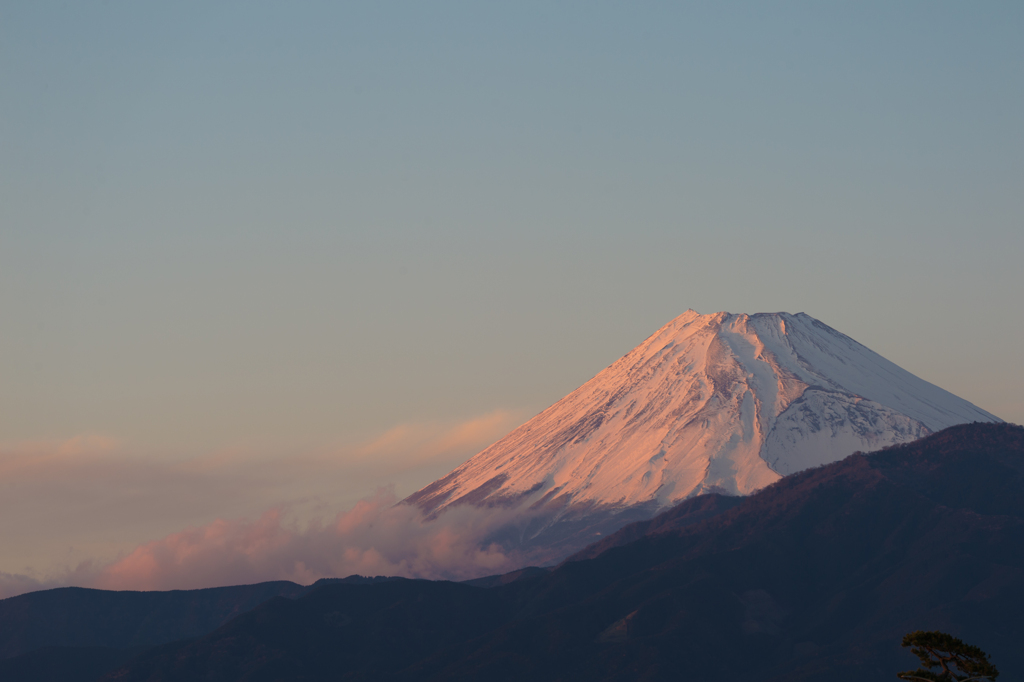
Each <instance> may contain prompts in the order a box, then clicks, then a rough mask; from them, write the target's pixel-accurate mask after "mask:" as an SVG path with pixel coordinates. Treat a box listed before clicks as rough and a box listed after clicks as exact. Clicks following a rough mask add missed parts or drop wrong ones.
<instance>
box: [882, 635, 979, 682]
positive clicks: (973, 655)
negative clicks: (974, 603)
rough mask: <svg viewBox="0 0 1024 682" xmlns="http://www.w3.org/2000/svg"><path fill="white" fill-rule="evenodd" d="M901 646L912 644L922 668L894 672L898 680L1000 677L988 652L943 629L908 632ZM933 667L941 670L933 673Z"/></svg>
mask: <svg viewBox="0 0 1024 682" xmlns="http://www.w3.org/2000/svg"><path fill="white" fill-rule="evenodd" d="M903 646H904V647H908V646H909V647H911V649H910V651H911V653H913V654H914V655H915V656H917V657H918V658H919V659H921V665H923V666H924V667H923V668H918V669H917V670H910V671H905V672H901V673H896V677H898V678H900V679H901V680H925V681H926V682H973V681H974V680H995V679H996V678H997V677H999V671H998V670H997V669H996V667H995V666H994V665H992V663H990V662H989V660H988V654H986V653H985V652H984V651H982V650H981V649H979V648H978V647H976V646H973V645H971V644H964V643H963V642H961V641H960V640H959V639H957V638H956V637H954V636H953V635H947V634H946V633H945V632H939V631H937V630H936V631H933V632H925V631H923V630H918V631H917V632H911V633H910V634H908V635H904V636H903ZM933 668H941V672H932V669H933Z"/></svg>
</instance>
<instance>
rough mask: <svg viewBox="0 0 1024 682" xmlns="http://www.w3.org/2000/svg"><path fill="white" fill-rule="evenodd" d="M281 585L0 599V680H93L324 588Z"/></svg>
mask: <svg viewBox="0 0 1024 682" xmlns="http://www.w3.org/2000/svg"><path fill="white" fill-rule="evenodd" d="M381 580H387V579H386V578H364V577H361V576H350V577H349V578H344V579H340V580H337V579H331V580H322V581H319V582H318V583H316V584H315V585H311V586H308V587H306V586H303V585H297V584H296V583H292V582H287V581H275V582H266V583H259V584H256V585H237V586H232V587H214V588H208V589H202V590H171V591H166V592H132V591H123V592H118V591H110V590H92V589H86V588H81V587H62V588H57V589H53V590H41V591H39V592H30V593H28V594H22V595H19V596H17V597H10V598H8V599H3V600H0V681H4V682H7V681H9V680H15V679H25V680H36V681H41V680H51V679H52V680H55V681H62V682H70V681H71V680H93V679H96V678H97V677H99V676H100V675H101V674H102V673H104V672H106V671H107V670H109V669H111V668H112V667H114V666H115V665H118V664H120V663H123V662H124V661H126V660H127V659H129V658H131V657H132V656H134V655H136V654H138V653H139V652H141V651H144V650H146V649H148V648H149V647H152V646H154V645H157V644H164V643H167V642H172V641H174V640H179V639H187V638H190V637H197V636H199V635H203V634H206V633H208V632H210V631H212V630H214V629H216V628H217V627H219V626H221V625H223V624H224V623H226V622H228V621H229V620H231V619H232V618H234V617H236V616H238V615H241V614H243V613H245V612H246V611H249V610H251V609H253V608H255V607H257V606H259V605H260V604H263V603H264V602H266V601H267V600H269V599H273V598H274V597H288V598H296V597H300V596H302V595H304V594H306V593H307V592H309V591H310V590H311V589H314V588H315V587H319V586H322V585H325V584H329V583H349V584H352V583H360V584H367V583H372V582H377V581H381Z"/></svg>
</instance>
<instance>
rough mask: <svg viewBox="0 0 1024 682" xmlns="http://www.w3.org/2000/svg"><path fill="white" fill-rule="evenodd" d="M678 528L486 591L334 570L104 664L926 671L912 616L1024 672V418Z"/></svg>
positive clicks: (440, 672)
mask: <svg viewBox="0 0 1024 682" xmlns="http://www.w3.org/2000/svg"><path fill="white" fill-rule="evenodd" d="M687 504H689V503H687ZM712 506H714V505H712ZM690 511H691V512H692V511H693V509H690ZM683 516H684V517H685V514H684V515H683ZM672 526H673V520H672V517H671V516H666V517H663V518H662V517H659V519H656V520H655V523H652V524H650V525H649V526H648V527H647V529H646V531H649V532H648V533H647V534H644V535H642V536H641V537H639V539H637V540H635V541H633V542H630V543H627V544H625V545H620V546H614V547H611V548H610V549H608V550H606V551H604V552H602V553H599V554H598V555H597V556H596V557H594V558H590V559H585V560H580V561H569V562H566V563H564V564H563V565H561V566H560V567H558V568H556V569H555V570H554V571H552V572H550V573H545V574H541V575H539V576H538V577H535V578H527V579H522V580H516V581H512V582H509V583H507V584H505V585H502V586H500V587H493V588H490V589H482V588H474V587H471V586H468V585H460V584H453V583H435V582H428V581H396V582H394V583H385V584H381V585H326V586H324V587H322V588H320V589H318V590H315V591H313V592H311V593H310V594H309V595H307V596H306V597H303V598H301V599H298V600H295V601H291V600H274V601H272V602H268V603H267V604H265V605H264V606H262V607H259V608H257V609H256V610H254V611H252V612H250V613H248V614H245V615H243V616H240V617H239V618H236V619H234V620H233V621H231V622H230V623H228V624H227V625H225V626H224V627H222V628H220V629H219V630H217V631H216V632H213V633H211V634H209V635H207V636H205V637H202V638H200V639H197V640H194V641H191V642H181V643H176V644H171V645H167V646H164V647H160V648H157V649H154V650H151V651H150V652H148V653H146V654H144V655H142V656H140V657H139V658H137V659H136V660H134V661H133V662H131V663H129V664H128V665H126V666H124V667H123V668H121V669H120V670H119V671H117V672H116V673H114V674H112V675H111V676H110V678H109V679H110V680H114V679H116V680H121V681H122V682H135V681H142V680H164V681H166V682H173V681H174V680H190V679H197V678H199V677H204V676H207V677H208V676H210V675H213V674H215V675H216V677H217V679H223V680H240V679H246V680H253V681H255V680H271V679H289V680H296V681H297V680H310V681H312V680H328V679H330V680H370V679H373V680H479V679H495V680H513V679H538V680H676V679H680V676H681V675H684V673H685V675H684V676H685V678H686V679H694V680H718V681H722V682H728V681H731V680H737V681H739V680H751V679H756V680H765V681H772V680H776V681H782V680H787V681H792V682H797V681H807V682H812V681H813V682H817V681H821V682H825V681H826V680H828V681H829V682H836V681H839V682H842V681H845V680H850V681H851V682H852V681H853V680H863V679H885V678H889V677H892V676H893V675H894V673H895V671H897V670H901V669H906V668H908V667H912V666H913V665H914V659H913V657H912V656H910V655H909V654H908V653H907V652H906V651H905V650H902V649H901V648H900V646H899V642H900V638H901V636H902V635H903V634H904V633H906V632H908V631H911V630H917V629H926V630H927V629H941V630H945V631H949V632H952V633H953V634H954V635H956V636H958V637H961V638H963V639H964V640H965V641H968V642H971V643H974V644H977V645H979V646H981V647H982V648H983V649H985V650H986V651H988V652H989V653H990V654H991V655H992V658H993V660H994V662H995V663H996V664H997V665H998V666H999V668H1000V669H1001V671H1002V672H1003V676H1004V677H1006V678H1007V679H1016V678H1018V677H1020V676H1021V675H1022V674H1024V650H1022V649H1021V648H1020V647H1019V642H1020V639H1021V638H1022V637H1024V621H1022V620H1021V618H1020V617H1019V614H1020V613H1021V611H1022V609H1024V428H1021V427H1018V426H1011V425H994V424H973V425H963V426H958V427H954V428H951V429H947V430H945V431H943V432H941V433H939V434H935V435H933V436H930V437H928V438H925V439H923V440H921V441H918V442H915V443H913V444H910V445H904V446H898V447H894V448H891V449H888V450H884V451H882V452H878V453H874V454H871V455H855V456H852V457H849V458H847V459H845V460H843V461H841V462H838V463H834V464H831V465H828V466H825V467H821V468H817V469H813V470H811V471H807V472H803V473H799V474H796V475H794V476H791V477H787V478H785V479H783V480H781V481H779V482H778V483H776V484H775V485H772V486H770V487H768V488H767V489H765V490H763V491H760V492H758V493H756V494H754V495H752V496H750V497H747V498H744V499H742V500H741V501H739V503H738V504H737V505H736V506H735V507H733V508H731V509H728V510H724V511H720V513H717V514H716V515H714V516H712V517H710V518H707V519H706V520H704V521H698V522H695V523H686V525H684V526H682V527H675V528H673V527H672Z"/></svg>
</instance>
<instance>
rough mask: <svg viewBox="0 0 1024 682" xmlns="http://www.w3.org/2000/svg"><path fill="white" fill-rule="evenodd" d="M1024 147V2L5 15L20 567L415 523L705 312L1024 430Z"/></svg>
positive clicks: (0, 249)
mask: <svg viewBox="0 0 1024 682" xmlns="http://www.w3.org/2000/svg"><path fill="white" fill-rule="evenodd" d="M1022 121H1024V4H1021V3H1020V2H986V3H963V2H903V3H891V2H874V3H872V2H849V3H812V2H795V3H775V4H774V5H773V6H772V7H767V6H766V5H764V4H763V3H714V4H712V3H702V4H684V3H653V2H652V3H593V2H588V3H560V4H557V5H555V4H552V3H529V2H517V3H501V4H499V3H420V2H409V3H366V4H365V5H364V6H362V7H357V6H355V4H354V3H326V2H325V3H315V2H307V3H258V2H244V3H243V2H236V3H210V2H174V3H160V4H158V3H130V2H103V3H71V2H59V3H56V2H43V1H40V2H31V3H24V2H0V389H2V390H0V490H2V491H4V492H3V495H2V496H0V499H3V500H6V502H0V516H3V517H5V518H7V519H8V520H7V521H6V522H4V524H5V525H4V526H3V528H0V531H2V533H3V534H5V535H4V536H5V539H7V538H12V537H15V536H16V537H17V538H18V540H17V541H9V542H6V543H5V545H6V546H5V550H4V556H0V572H4V571H6V572H10V573H14V572H18V571H22V572H24V571H27V570H28V569H29V568H31V569H32V570H34V571H37V572H38V571H42V570H44V567H45V566H46V565H47V562H50V563H52V562H53V561H56V559H55V557H58V555H59V556H60V557H64V559H62V560H66V561H72V560H74V561H77V560H79V559H82V558H85V557H89V556H104V557H108V556H114V555H115V554H116V553H117V552H124V551H126V547H128V548H130V546H132V544H131V543H140V542H144V541H146V540H147V539H149V538H151V537H152V536H154V534H162V533H168V532H172V531H173V530H175V529H176V528H179V527H181V524H185V523H204V522H206V521H209V520H210V519H213V518H219V517H221V516H224V515H230V514H235V515H246V514H248V515H252V514H254V513H257V512H258V511H259V510H261V509H264V508H266V506H268V505H270V504H275V503H277V502H282V501H284V502H287V501H293V500H300V499H301V500H306V501H309V500H313V499H315V500H319V501H320V503H323V504H328V503H333V504H336V505H340V504H350V503H351V502H352V501H353V500H355V499H357V498H358V497H359V496H361V495H363V494H366V493H367V492H372V491H373V489H374V488H375V486H377V485H383V484H387V483H395V484H396V491H397V493H398V494H399V495H404V494H407V493H409V492H411V491H412V490H413V489H415V488H416V487H419V486H421V485H424V484H426V483H428V482H429V481H430V480H432V478H434V477H436V476H437V475H440V474H442V473H444V472H445V471H446V470H447V469H448V468H450V467H451V466H452V465H454V464H455V463H458V461H459V460H460V459H464V458H465V457H467V456H469V455H470V454H473V452H474V450H475V449H476V448H478V447H482V446H483V445H486V444H487V443H488V442H489V441H490V440H491V439H493V438H496V437H498V436H500V435H501V434H502V433H503V432H504V431H507V430H508V429H509V428H511V427H512V426H514V425H515V424H516V423H517V422H519V421H522V420H524V419H525V418H528V417H529V416H531V415H532V414H534V413H536V412H537V411H539V410H540V409H543V408H544V407H546V406H547V405H549V404H551V403H553V402H555V401H556V400H558V399H559V398H561V397H562V396H563V395H565V394H566V393H568V392H569V391H571V390H572V389H574V388H575V387H577V386H578V385H579V384H581V383H582V382H584V381H585V380H587V379H588V378H590V377H591V376H593V375H594V374H596V373H597V372H598V371H599V370H601V369H602V368H603V367H605V366H606V365H608V364H610V363H611V362H612V361H614V360H615V359H617V358H618V357H619V356H621V355H622V354H624V353H625V352H626V351H628V350H629V349H630V348H632V347H633V346H635V345H636V344H638V343H639V342H640V341H642V340H643V339H644V338H645V337H647V336H648V335H649V334H650V333H652V332H653V331H654V330H655V329H657V328H658V327H660V326H661V325H662V324H664V323H665V322H667V321H668V320H670V319H671V318H673V317H675V316H676V315H678V314H680V313H682V312H683V311H684V310H686V309H687V308H694V309H696V310H698V311H700V312H702V313H708V312H715V311H718V310H728V311H731V312H750V313H753V312H761V311H788V312H800V311H803V312H806V313H808V314H810V315H813V316H815V317H817V318H818V319H820V320H822V321H824V322H825V323H827V324H829V325H831V326H833V327H835V328H837V329H839V330H840V331H842V332H844V333H846V334H848V335H850V336H852V337H853V338H855V339H857V340H858V341H860V342H862V343H864V344H865V345H867V346H868V347H870V348H872V349H873V350H875V351H877V352H879V353H881V354H882V355H884V356H885V357H887V358H889V359H890V360H892V361H894V362H896V363H897V364H899V365H901V366H903V367H904V368H906V369H908V370H910V371H911V372H914V373H915V374H917V375H919V376H921V377H922V378H924V379H926V380H928V381H931V382H933V383H936V384H938V385H939V386H942V387H943V388H946V389H947V390H950V391H952V392H954V393H956V394H958V395H960V396H962V397H964V398H966V399H968V400H970V401H972V402H974V403H975V404H977V405H978V406H980V407H982V408H984V409H986V410H988V411H990V412H993V413H994V414H996V415H999V416H1001V417H1002V418H1004V419H1006V420H1010V421H1015V422H1018V423H1020V422H1024V396H1022V391H1021V386H1022V385H1024V355H1022V353H1021V352H1020V344H1021V338H1022V337H1024V304H1022V300H1021V299H1022V292H1024V268H1022V267H1021V261H1022V256H1024V126H1022V125H1021V122H1022ZM382 439H383V440H382ZM388 439H390V440H388ZM381 443H385V444H386V447H385V446H382V445H380V444H381ZM382 447H383V448H384V449H383V450H381V448H382ZM374 448H377V449H376V450H375V449H374ZM384 451H386V452H387V453H388V454H387V457H382V456H380V455H379V453H380V452H384ZM367 453H370V454H367ZM372 453H378V454H376V455H375V454H372ZM47 457H49V458H50V459H46V458H47ZM83 457H84V458H85V459H83ZM89 458H93V459H89ZM299 461H301V462H306V463H309V462H317V463H318V464H316V465H315V466H314V465H310V466H309V467H307V468H306V469H304V471H307V472H313V473H309V474H308V475H306V476H305V478H303V477H302V476H299V475H298V474H296V475H295V476H293V478H287V476H285V474H283V473H281V472H283V471H292V472H294V471H295V470H296V467H295V466H292V464H294V463H295V462H299ZM5 462H6V464H4V463H5ZM47 462H48V463H47ZM98 462H99V463H103V464H102V466H101V465H100V464H97V463H98ZM261 463H262V464H261ZM290 463H291V464H290ZM264 465H265V466H266V467H268V468H267V469H266V470H265V476H264V477H263V478H261V479H260V480H261V481H263V483H265V485H263V484H261V485H262V486H263V487H259V486H256V485H255V484H252V485H250V484H249V483H247V481H249V479H247V478H245V476H247V475H249V474H250V473H251V472H252V471H253V470H254V469H257V468H258V467H259V466H264ZM3 466H6V467H7V469H6V470H4V469H3ZM106 466H109V467H110V471H112V472H115V473H110V474H109V475H108V474H105V473H103V471H106V469H104V468H103V467H106ZM76 467H79V468H77V469H76ZM175 467H177V468H175ZM182 467H185V468H184V469H183V468H182ZM189 467H191V468H189ZM275 467H276V468H275ZM213 469H216V470H217V471H218V472H219V473H218V474H217V476H219V478H218V477H213V478H211V477H209V476H208V477H206V478H203V479H202V481H203V482H202V483H197V482H196V481H197V479H195V478H189V476H198V475H199V474H198V473H196V472H206V473H208V472H209V471H211V470H213ZM171 470H173V471H175V472H177V474H175V475H179V474H180V476H179V478H174V477H173V476H171V477H170V478H174V480H175V481H177V483H176V484H175V485H179V486H180V487H179V488H173V486H171V485H170V484H167V485H165V484H164V483H163V482H166V481H167V480H168V471H171ZM328 470H329V471H330V472H331V473H330V476H325V475H324V472H325V471H328ZM5 471H6V473H4V472H5ZM129 471H130V472H134V473H131V474H130V475H129V474H126V473H125V472H129ZM183 471H184V472H186V473H187V472H191V473H187V475H186V474H185V473H182V472H183ZM12 472H13V473H12ZM19 472H20V473H19ZM25 472H34V473H25ZM61 472H63V473H61ZM69 472H72V473H69ZM74 472H78V473H74ZM203 475H204V476H205V475H206V474H205V473H204V474H203ZM19 476H20V478H19ZM118 476H129V478H130V480H131V483H130V484H128V483H125V482H124V481H122V480H117V481H116V482H115V479H117V477H118ZM5 477H6V480H5ZM282 477H284V478H287V480H284V478H282ZM86 479H88V480H93V479H95V480H94V482H93V483H86V482H84V481H85V480H86ZM156 481H161V483H157V482H156ZM282 481H283V482H282ZM147 486H148V487H147ZM257 488H258V490H257ZM68 491H71V492H70V493H69V492H68ZM183 491H192V493H191V495H193V497H195V500H193V501H192V502H188V503H186V502H184V501H183V500H184V499H185V498H188V496H189V493H187V492H183ZM197 491H201V492H202V494H200V492H197ZM212 491H220V492H218V493H213V492H212ZM76 494H77V495H79V497H81V499H80V500H79V501H78V502H75V503H74V504H72V502H69V501H68V499H69V496H70V497H74V496H75V495H76ZM182 495H184V496H185V497H182ZM161 496H162V497H161ZM211 496H213V497H216V498H217V499H216V504H214V503H213V502H210V501H209V498H210V497H211ZM157 498H159V499H160V500H163V502H161V505H162V506H161V505H156V506H152V505H151V506H150V507H147V508H146V509H147V511H145V512H142V511H140V510H141V509H142V506H140V505H142V503H141V502H140V500H143V499H145V500H150V501H152V500H154V499H157ZM76 499H77V498H76ZM189 499H191V498H189ZM203 500H206V501H207V503H206V504H205V506H204V504H201V502H202V501H203ZM325 500H326V501H325ZM75 505H77V506H75ZM185 507H188V508H187V509H186V508H185ZM129 517H130V518H131V520H132V523H131V524H130V525H131V528H130V532H129V530H128V525H126V524H128V521H126V520H125V519H127V518H129ZM72 518H73V519H74V521H75V523H71V522H70V520H69V519H72ZM76 524H77V525H76ZM119 524H120V525H119ZM72 528H74V530H72ZM98 528H102V529H103V533H105V535H103V537H102V538H101V537H100V532H99V530H97V529H98ZM72 537H76V538H78V540H77V541H76V542H77V544H75V548H72V547H71V545H72V544H74V543H72V541H71V539H70V538H72ZM19 543H20V544H19ZM126 543H127V544H126ZM72 549H74V551H72Z"/></svg>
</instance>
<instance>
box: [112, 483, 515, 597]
mask: <svg viewBox="0 0 1024 682" xmlns="http://www.w3.org/2000/svg"><path fill="white" fill-rule="evenodd" d="M396 502H397V499H396V497H395V495H394V492H393V490H391V489H390V488H388V489H385V488H382V489H380V490H378V491H377V493H376V494H375V495H373V496H372V497H369V498H367V499H365V500H362V501H360V502H359V503H358V504H356V505H355V507H354V508H353V509H351V510H350V511H348V512H344V513H341V514H338V515H337V517H336V518H335V519H334V520H333V521H332V522H331V523H326V524H320V523H311V524H308V525H307V526H306V527H304V528H299V527H296V526H294V525H289V524H288V523H286V522H285V521H284V519H283V514H282V512H281V510H280V509H272V510H270V511H268V512H266V513H265V514H263V516H262V517H260V518H259V519H258V520H256V521H226V520H221V519H218V520H217V521H214V522H213V523H210V524H207V525H205V526H202V527H198V528H190V529H188V530H184V531H181V532H179V533H173V534H171V535H168V536H167V537H165V538H163V539H161V540H157V541H155V542H150V543H147V544H145V545H142V546H141V547H139V548H137V549H136V550H135V551H133V552H132V553H131V554H129V555H128V556H126V557H124V558H123V559H121V560H119V561H116V562H114V563H113V564H111V565H109V566H107V567H105V568H103V569H102V570H101V571H100V572H99V574H98V575H97V576H96V578H95V580H93V585H95V586H96V587H101V588H104V589H118V590H125V589H130V590H168V589H194V588H199V587H212V586H217V585H237V584H244V583H252V582H260V581H265V580H292V581H294V582H298V583H303V584H308V583H311V582H313V581H315V580H317V579H319V578H326V577H344V576H348V575H352V574H354V573H357V574H360V575H401V576H406V577H414V578H434V579H439V578H440V579H454V580H458V579H465V578H471V577H476V576H479V575H486V574H491V573H495V572H499V571H502V570H505V569H507V568H509V567H512V566H514V565H515V563H516V559H517V558H516V557H515V556H514V555H511V554H509V553H506V552H505V551H504V550H503V549H502V548H501V547H500V546H499V545H498V544H496V543H493V542H492V543H488V542H486V541H485V538H486V536H487V535H488V534H489V533H491V532H492V531H493V530H495V529H496V528H498V527H500V526H501V525H503V524H505V523H506V522H507V521H508V512H499V511H492V512H490V513H481V511H480V510H478V509H472V510H469V509H466V510H454V513H451V514H445V515H444V516H442V517H441V518H439V519H437V520H435V521H425V520H424V519H423V515H422V513H421V512H420V511H419V510H418V509H416V508H414V507H410V506H408V505H398V506H396V504H395V503H396Z"/></svg>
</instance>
